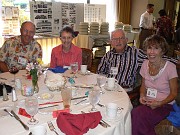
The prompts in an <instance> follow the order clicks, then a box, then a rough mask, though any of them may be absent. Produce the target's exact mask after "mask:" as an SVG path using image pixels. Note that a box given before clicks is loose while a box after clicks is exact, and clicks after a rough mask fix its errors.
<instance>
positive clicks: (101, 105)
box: [97, 103, 105, 107]
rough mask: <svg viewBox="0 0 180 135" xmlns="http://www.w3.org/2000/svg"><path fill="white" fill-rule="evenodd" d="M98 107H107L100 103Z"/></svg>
mask: <svg viewBox="0 0 180 135" xmlns="http://www.w3.org/2000/svg"><path fill="white" fill-rule="evenodd" d="M97 105H99V106H100V107H105V105H103V104H100V103H98V104H97Z"/></svg>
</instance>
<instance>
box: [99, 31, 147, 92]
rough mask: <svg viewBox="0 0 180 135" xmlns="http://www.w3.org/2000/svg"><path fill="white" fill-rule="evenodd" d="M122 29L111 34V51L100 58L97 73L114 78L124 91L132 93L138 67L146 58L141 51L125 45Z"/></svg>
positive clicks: (125, 39) (125, 40)
mask: <svg viewBox="0 0 180 135" xmlns="http://www.w3.org/2000/svg"><path fill="white" fill-rule="evenodd" d="M127 41H128V39H127V38H126V36H125V33H124V31H123V30H122V29H116V30H115V31H113V32H112V33H111V40H110V42H111V47H112V49H111V50H110V51H109V52H107V53H106V54H105V56H104V57H103V58H102V60H101V62H100V64H99V66H98V71H97V73H99V74H105V75H107V77H115V78H116V79H117V81H118V84H120V85H121V86H122V87H123V88H124V89H125V90H126V91H132V90H133V87H134V82H135V78H136V74H137V73H138V69H139V66H140V65H141V64H142V63H143V61H144V59H146V58H147V56H146V55H145V54H144V53H143V51H142V50H139V49H137V48H135V47H131V46H128V45H127Z"/></svg>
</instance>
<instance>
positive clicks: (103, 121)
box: [101, 119, 111, 127]
mask: <svg viewBox="0 0 180 135" xmlns="http://www.w3.org/2000/svg"><path fill="white" fill-rule="evenodd" d="M101 120H102V121H103V122H104V123H105V124H106V126H107V127H111V126H110V125H109V124H108V123H107V122H105V121H104V120H103V119H101Z"/></svg>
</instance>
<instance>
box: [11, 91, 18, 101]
mask: <svg viewBox="0 0 180 135" xmlns="http://www.w3.org/2000/svg"><path fill="white" fill-rule="evenodd" d="M17 100H18V99H17V95H16V91H15V89H14V88H13V89H12V101H13V102H15V101H17Z"/></svg>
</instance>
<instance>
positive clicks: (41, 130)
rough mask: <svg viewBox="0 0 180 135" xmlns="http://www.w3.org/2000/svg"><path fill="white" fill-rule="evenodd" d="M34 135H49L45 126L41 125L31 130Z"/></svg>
mask: <svg viewBox="0 0 180 135" xmlns="http://www.w3.org/2000/svg"><path fill="white" fill-rule="evenodd" d="M31 132H32V135H47V130H46V127H45V126H42V125H39V126H36V127H34V128H32V129H31Z"/></svg>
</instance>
